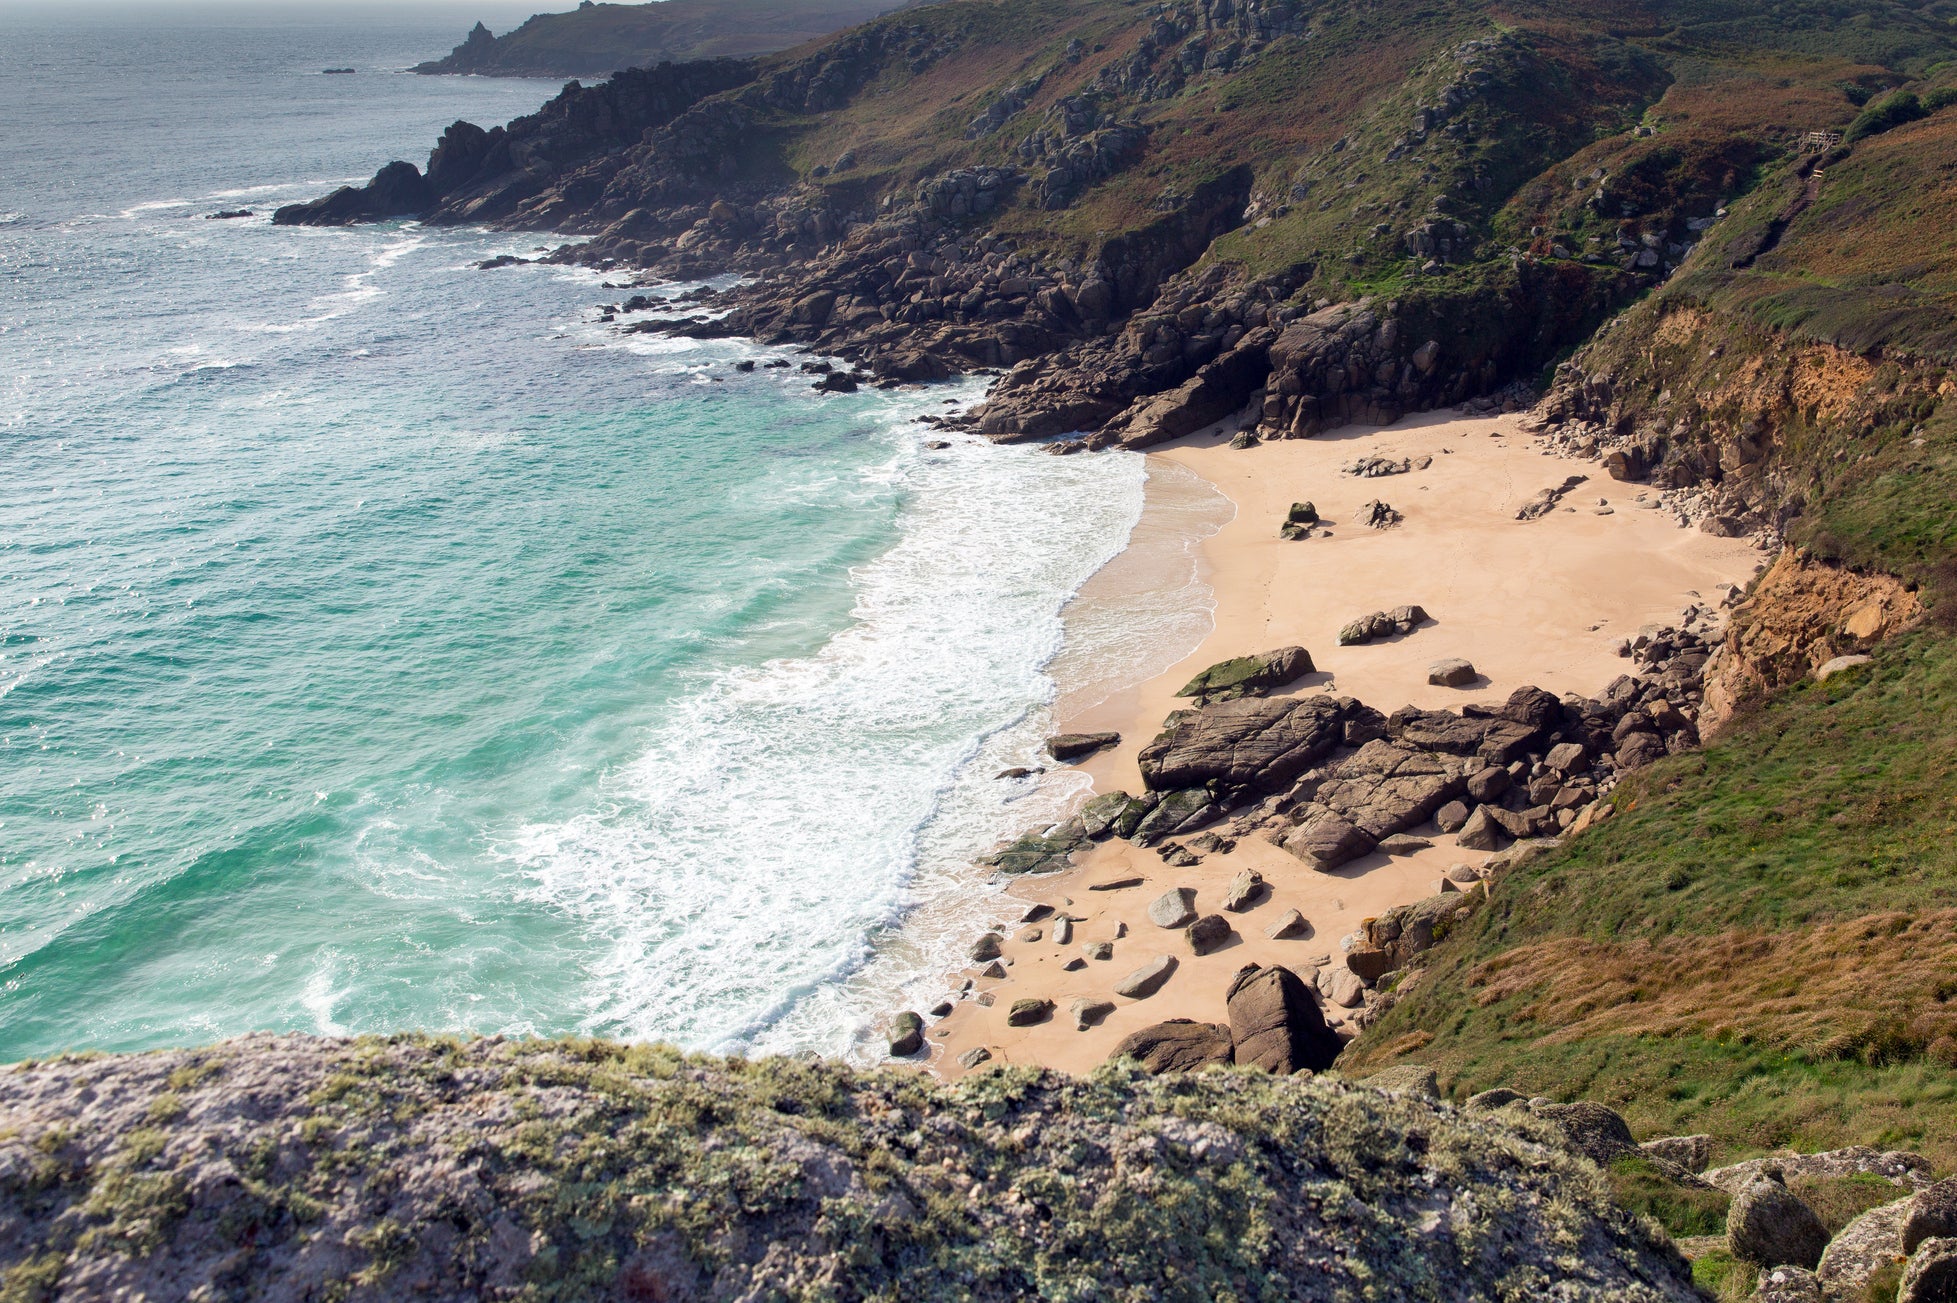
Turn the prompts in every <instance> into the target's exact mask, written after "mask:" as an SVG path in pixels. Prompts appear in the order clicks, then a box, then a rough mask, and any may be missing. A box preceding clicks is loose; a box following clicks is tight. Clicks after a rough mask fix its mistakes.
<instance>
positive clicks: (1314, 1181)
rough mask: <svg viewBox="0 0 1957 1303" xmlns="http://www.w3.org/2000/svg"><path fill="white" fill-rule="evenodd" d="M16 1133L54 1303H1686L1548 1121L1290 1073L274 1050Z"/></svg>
mask: <svg viewBox="0 0 1957 1303" xmlns="http://www.w3.org/2000/svg"><path fill="white" fill-rule="evenodd" d="M0 1136H5V1137H6V1138H5V1139H4V1140H0V1174H4V1175H0V1228H4V1234H0V1279H5V1280H6V1281H8V1282H9V1283H10V1284H12V1283H19V1282H25V1281H28V1280H29V1278H30V1277H31V1279H32V1281H33V1282H35V1283H36V1285H37V1292H38V1291H39V1290H41V1289H45V1290H46V1291H47V1292H49V1293H51V1294H53V1295H57V1296H68V1297H110V1296H121V1297H137V1296H148V1297H151V1298H183V1297H187V1296H190V1295H191V1294H192V1293H193V1292H196V1291H206V1292H209V1293H213V1294H216V1293H222V1292H225V1291H227V1290H229V1289H230V1288H232V1287H233V1285H235V1284H237V1283H240V1282H247V1281H248V1282H249V1283H250V1287H251V1288H252V1290H254V1291H255V1292H257V1293H259V1294H262V1295H264V1296H267V1297H296V1296H299V1295H301V1294H307V1295H311V1296H315V1297H324V1296H329V1295H330V1296H335V1297H346V1298H355V1299H358V1298H368V1299H380V1298H404V1297H421V1298H430V1299H464V1298H467V1299H479V1298H532V1297H535V1298H544V1297H564V1298H575V1297H585V1298H605V1297H638V1298H660V1297H664V1298H693V1297H722V1296H725V1297H736V1296H753V1297H764V1296H765V1297H782V1298H789V1299H803V1298H817V1297H822V1298H837V1297H865V1296H873V1295H874V1296H881V1297H904V1298H911V1299H939V1298H953V1297H957V1298H973V1299H1011V1298H1025V1297H1033V1296H1041V1297H1049V1298H1056V1297H1088V1296H1090V1295H1091V1296H1093V1297H1098V1298H1104V1299H1116V1300H1142V1299H1163V1298H1166V1299H1197V1298H1201V1299H1208V1298H1211V1297H1213V1296H1214V1295H1215V1294H1216V1293H1217V1292H1218V1291H1219V1290H1222V1289H1224V1288H1225V1287H1226V1286H1227V1287H1228V1289H1229V1290H1230V1292H1232V1293H1234V1294H1236V1295H1237V1296H1239V1297H1259V1298H1276V1299H1283V1298H1296V1299H1321V1298H1352V1299H1363V1298H1387V1297H1405V1298H1513V1297H1528V1298H1562V1299H1578V1298H1612V1299H1622V1300H1633V1301H1637V1300H1681V1301H1682V1300H1686V1299H1691V1298H1693V1297H1694V1294H1693V1290H1692V1285H1691V1278H1690V1275H1689V1273H1688V1270H1687V1267H1686V1264H1685V1262H1684V1261H1683V1259H1681V1258H1680V1257H1679V1255H1678V1254H1677V1252H1676V1251H1675V1250H1674V1249H1673V1248H1672V1247H1671V1245H1670V1244H1669V1243H1666V1242H1664V1241H1663V1240H1662V1238H1658V1237H1655V1236H1654V1234H1653V1233H1652V1232H1651V1231H1649V1230H1648V1229H1647V1228H1646V1227H1644V1226H1643V1225H1641V1224H1640V1223H1639V1222H1638V1221H1637V1220H1636V1219H1634V1218H1632V1217H1631V1216H1629V1215H1627V1214H1625V1213H1623V1212H1621V1211H1619V1210H1617V1209H1616V1208H1614V1207H1613V1206H1612V1204H1611V1202H1610V1199H1609V1195H1608V1192H1607V1190H1606V1188H1605V1185H1604V1182H1603V1180H1602V1178H1601V1177H1600V1176H1599V1175H1598V1174H1597V1173H1596V1172H1595V1170H1594V1169H1591V1168H1590V1167H1588V1166H1587V1165H1585V1164H1583V1163H1581V1162H1580V1161H1579V1160H1577V1159H1575V1158H1573V1157H1572V1156H1570V1155H1568V1154H1566V1153H1565V1152H1564V1151H1563V1150H1562V1149H1561V1148H1560V1146H1558V1145H1557V1144H1556V1143H1555V1142H1554V1140H1553V1138H1552V1137H1551V1136H1550V1135H1549V1133H1548V1132H1547V1131H1545V1130H1544V1129H1543V1128H1542V1127H1541V1125H1540V1124H1537V1123H1534V1122H1531V1121H1530V1120H1529V1119H1527V1118H1517V1119H1509V1118H1503V1119H1501V1120H1499V1121H1498V1120H1496V1119H1495V1118H1493V1117H1487V1116H1483V1115H1470V1114H1462V1113H1459V1112H1457V1111H1455V1110H1453V1109H1450V1108H1447V1107H1445V1106H1443V1105H1440V1104H1438V1103H1436V1102H1434V1101H1431V1100H1426V1099H1421V1098H1417V1097H1413V1096H1405V1095H1402V1096H1393V1095H1386V1094H1382V1093H1380V1092H1378V1091H1372V1090H1363V1089H1355V1088H1352V1087H1347V1086H1342V1085H1339V1084H1336V1083H1327V1082H1320V1081H1311V1080H1305V1079H1301V1078H1296V1077H1276V1076H1272V1075H1270V1074H1268V1073H1263V1072H1245V1071H1240V1070H1229V1071H1223V1072H1211V1073H1205V1074H1201V1075H1200V1076H1195V1077H1189V1076H1177V1077H1150V1076H1147V1075H1146V1074H1143V1073H1141V1072H1140V1071H1139V1070H1137V1069H1134V1068H1132V1067H1124V1066H1114V1067H1110V1068H1105V1069H1102V1070H1101V1071H1099V1072H1097V1073H1096V1074H1095V1075H1094V1076H1092V1077H1090V1078H1084V1079H1083V1078H1071V1077H1067V1076H1063V1075H1060V1074H1056V1073H1041V1072H1033V1071H1028V1070H1024V1069H1018V1068H1012V1067H1003V1068H997V1069H993V1070H991V1071H987V1072H983V1073H980V1074H978V1075H976V1076H974V1077H972V1078H969V1079H966V1080H964V1081H961V1082H959V1083H957V1084H954V1085H949V1086H947V1085H941V1084H937V1083H934V1082H932V1081H931V1080H930V1079H928V1078H926V1077H922V1076H920V1075H918V1074H916V1073H914V1072H908V1071H886V1072H873V1073H862V1072H857V1071H855V1070H852V1069H850V1068H848V1067H845V1066H843V1065H840V1064H835V1063H821V1062H803V1061H798V1060H788V1059H771V1060H760V1061H755V1062H743V1061H740V1060H720V1059H714V1058H706V1057H700V1056H688V1055H682V1054H680V1053H678V1052H676V1051H674V1050H671V1049H668V1048H665V1047H661V1046H623V1045H616V1044H610V1043H605V1042H594V1041H584V1040H570V1041H504V1040H500V1039H491V1040H476V1041H466V1042H464V1041H453V1040H438V1039H429V1038H422V1037H400V1038H391V1039H385V1040H381V1039H361V1040H352V1041H348V1040H322V1039H315V1038H309V1037H300V1036H282V1037H271V1036H258V1037H250V1038H246V1039H244V1040H239V1041H233V1042H228V1043H226V1044H223V1045H219V1046H216V1047H214V1048H211V1049H203V1050H188V1051H164V1052H158V1053H151V1054H141V1055H130V1056H118V1057H93V1058H72V1059H63V1060H54V1061H50V1062H47V1063H42V1064H30V1065H23V1066H21V1067H18V1068H14V1069H11V1070H8V1071H6V1072H4V1073H0Z"/></svg>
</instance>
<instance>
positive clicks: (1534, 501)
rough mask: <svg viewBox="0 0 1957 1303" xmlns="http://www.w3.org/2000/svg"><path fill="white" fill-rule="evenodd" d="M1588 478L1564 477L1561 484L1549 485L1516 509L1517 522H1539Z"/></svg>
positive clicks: (1586, 476) (1583, 476)
mask: <svg viewBox="0 0 1957 1303" xmlns="http://www.w3.org/2000/svg"><path fill="white" fill-rule="evenodd" d="M1589 478H1590V477H1589V476H1588V475H1571V476H1568V477H1566V478H1565V479H1564V481H1563V482H1562V483H1561V484H1553V485H1551V486H1550V487H1548V488H1546V489H1544V490H1542V491H1541V492H1540V493H1537V494H1536V495H1535V496H1534V497H1532V498H1530V499H1529V500H1528V501H1527V502H1525V503H1523V504H1522V506H1521V507H1520V508H1519V509H1517V511H1516V513H1515V518H1516V519H1517V520H1539V519H1541V518H1542V517H1544V516H1547V515H1548V514H1549V513H1550V512H1552V511H1554V510H1556V508H1557V506H1558V505H1559V504H1561V502H1562V501H1563V499H1564V498H1566V497H1568V496H1569V495H1570V493H1571V492H1572V491H1574V490H1575V489H1576V488H1577V487H1578V486H1579V485H1581V484H1583V483H1585V482H1586V481H1588V480H1589Z"/></svg>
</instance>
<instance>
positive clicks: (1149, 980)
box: [1114, 955, 1176, 1000]
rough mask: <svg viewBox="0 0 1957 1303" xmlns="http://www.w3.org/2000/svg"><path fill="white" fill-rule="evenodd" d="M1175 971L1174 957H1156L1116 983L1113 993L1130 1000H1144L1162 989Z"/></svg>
mask: <svg viewBox="0 0 1957 1303" xmlns="http://www.w3.org/2000/svg"><path fill="white" fill-rule="evenodd" d="M1175 971H1176V957H1175V956H1174V955H1157V956H1156V957H1155V958H1153V959H1151V960H1149V961H1148V962H1147V963H1145V964H1143V965H1142V966H1141V967H1140V968H1137V969H1136V970H1135V971H1134V972H1132V973H1130V974H1128V976H1126V977H1124V978H1122V979H1121V981H1120V982H1118V983H1116V985H1115V988H1114V993H1115V994H1116V995H1122V996H1126V997H1128V998H1129V999H1130V1000H1146V999H1147V998H1148V997H1149V996H1151V995H1154V994H1155V993H1156V992H1157V991H1159V990H1161V989H1162V984H1163V983H1164V982H1167V981H1168V980H1169V978H1170V976H1171V975H1173V974H1174V973H1175Z"/></svg>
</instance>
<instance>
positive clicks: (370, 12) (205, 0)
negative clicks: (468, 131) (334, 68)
mask: <svg viewBox="0 0 1957 1303" xmlns="http://www.w3.org/2000/svg"><path fill="white" fill-rule="evenodd" d="M575 7H576V4H575V0H392V2H390V0H0V19H4V18H10V17H12V18H27V19H33V18H62V19H72V18H77V17H82V16H87V17H91V18H97V19H100V20H102V21H105V22H114V21H116V20H118V19H129V20H138V21H140V20H147V21H152V22H153V21H156V20H158V19H182V20H186V21H217V22H251V21H269V22H290V21H292V20H293V19H295V18H321V17H331V18H334V19H340V20H348V19H351V20H355V21H365V20H374V21H382V22H389V21H391V22H401V21H404V20H406V21H413V20H414V19H416V18H424V19H425V18H427V17H431V16H443V15H452V16H453V17H454V18H455V19H456V20H457V21H462V22H464V26H465V28H466V27H467V26H468V25H469V24H473V23H474V22H475V21H476V20H477V19H481V20H482V21H483V22H486V23H488V24H489V26H490V27H491V28H492V29H493V30H495V31H498V32H502V31H505V30H507V29H508V28H511V27H514V26H516V25H517V24H518V23H520V22H522V21H523V20H524V19H525V18H528V17H529V16H530V15H531V14H534V13H539V12H545V13H548V12H553V11H558V10H565V9H571V8H575ZM458 39H460V38H459V37H458Z"/></svg>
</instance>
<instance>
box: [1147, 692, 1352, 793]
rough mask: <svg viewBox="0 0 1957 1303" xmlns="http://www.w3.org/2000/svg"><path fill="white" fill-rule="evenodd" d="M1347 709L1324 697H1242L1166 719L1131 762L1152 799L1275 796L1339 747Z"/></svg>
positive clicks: (1337, 702)
mask: <svg viewBox="0 0 1957 1303" xmlns="http://www.w3.org/2000/svg"><path fill="white" fill-rule="evenodd" d="M1346 708H1347V703H1346V702H1344V701H1340V700H1335V699H1333V698H1330V697H1306V698H1304V699H1302V700H1292V699H1287V698H1269V697H1244V698H1240V699H1238V700H1236V701H1225V702H1221V703H1219V704H1217V705H1213V706H1202V707H1199V708H1197V709H1195V710H1192V711H1187V712H1183V713H1181V714H1180V715H1177V716H1171V719H1172V720H1173V721H1174V722H1173V723H1171V724H1170V725H1169V727H1167V728H1165V729H1163V730H1162V732H1161V733H1160V734H1158V735H1157V736H1156V738H1155V740H1154V741H1152V742H1150V743H1149V744H1148V745H1147V746H1145V747H1143V748H1142V750H1141V755H1140V756H1139V757H1137V759H1138V761H1139V763H1140V766H1141V771H1142V778H1143V780H1144V781H1146V782H1147V784H1148V786H1149V787H1150V789H1151V790H1154V791H1158V792H1167V791H1175V790H1178V789H1186V788H1195V787H1203V786H1205V785H1207V784H1209V783H1220V784H1222V785H1223V786H1225V787H1231V788H1251V789H1254V790H1257V791H1262V792H1277V791H1282V790H1283V789H1284V788H1285V787H1286V786H1287V785H1289V784H1290V782H1291V780H1292V779H1294V778H1296V777H1297V776H1298V775H1299V774H1302V773H1304V772H1305V770H1307V769H1309V768H1311V766H1312V765H1314V764H1316V763H1317V762H1318V761H1319V760H1321V759H1323V758H1324V757H1325V756H1326V755H1328V754H1330V753H1331V751H1332V749H1333V748H1334V747H1336V746H1338V745H1339V743H1340V742H1341V741H1342V740H1343V736H1344V727H1343V726H1344V723H1345V715H1346Z"/></svg>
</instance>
